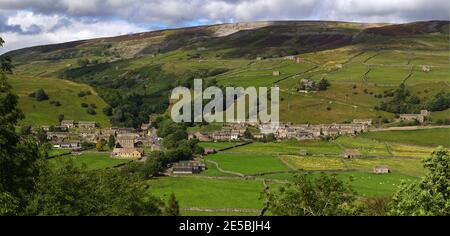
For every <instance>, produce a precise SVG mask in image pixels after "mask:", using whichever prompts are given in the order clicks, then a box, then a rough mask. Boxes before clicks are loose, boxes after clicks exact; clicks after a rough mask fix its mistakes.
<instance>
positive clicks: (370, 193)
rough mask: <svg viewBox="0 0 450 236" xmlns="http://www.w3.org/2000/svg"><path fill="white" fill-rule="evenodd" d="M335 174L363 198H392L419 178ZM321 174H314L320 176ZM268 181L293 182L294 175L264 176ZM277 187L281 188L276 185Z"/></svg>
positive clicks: (347, 173) (359, 173)
mask: <svg viewBox="0 0 450 236" xmlns="http://www.w3.org/2000/svg"><path fill="white" fill-rule="evenodd" d="M327 174H330V175H331V174H334V175H336V176H337V177H338V179H340V180H342V181H351V182H350V183H351V185H352V187H353V189H354V190H355V191H356V193H357V194H358V195H359V196H362V197H387V196H392V194H394V193H395V192H396V191H397V188H398V187H399V186H400V185H401V183H402V182H406V183H411V182H413V181H418V180H419V178H417V177H412V176H408V175H402V174H398V173H390V174H373V173H368V172H356V171H351V172H336V173H327ZM318 175H320V173H313V176H318ZM264 178H267V179H277V180H289V181H291V180H293V178H294V174H273V175H267V176H264ZM275 186H280V185H279V184H276V185H275Z"/></svg>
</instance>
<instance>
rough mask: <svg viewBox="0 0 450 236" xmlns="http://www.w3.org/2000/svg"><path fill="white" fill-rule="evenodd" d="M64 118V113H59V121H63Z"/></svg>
mask: <svg viewBox="0 0 450 236" xmlns="http://www.w3.org/2000/svg"><path fill="white" fill-rule="evenodd" d="M63 120H64V114H59V115H58V121H59V123H61V121H63Z"/></svg>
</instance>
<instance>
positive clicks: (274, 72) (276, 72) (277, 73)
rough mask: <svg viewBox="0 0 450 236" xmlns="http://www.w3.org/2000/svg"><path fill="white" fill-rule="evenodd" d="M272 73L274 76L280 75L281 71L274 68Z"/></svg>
mask: <svg viewBox="0 0 450 236" xmlns="http://www.w3.org/2000/svg"><path fill="white" fill-rule="evenodd" d="M272 75H273V76H280V71H278V70H274V71H273V72H272Z"/></svg>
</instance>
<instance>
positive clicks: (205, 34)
mask: <svg viewBox="0 0 450 236" xmlns="http://www.w3.org/2000/svg"><path fill="white" fill-rule="evenodd" d="M448 29H449V22H448V21H429V22H414V23H408V24H396V25H392V24H364V23H349V22H321V21H277V22H255V23H237V24H222V25H211V26H199V27H191V28H181V29H168V30H161V31H153V32H146V33H138V34H132V35H124V36H119V37H112V38H99V39H91V40H83V41H76V42H68V43H62V44H55V45H44V46H37V47H30V48H24V49H20V50H16V51H12V52H8V53H7V54H6V56H10V57H11V58H12V60H13V62H14V65H15V74H16V75H17V77H18V78H22V77H27V78H28V79H23V81H22V83H27V81H34V80H45V79H46V78H59V79H64V80H61V81H65V80H69V81H73V82H76V83H83V84H87V85H90V86H92V87H93V88H94V89H95V90H96V91H97V93H98V95H99V96H100V97H101V98H102V99H103V100H104V101H105V102H106V103H108V104H109V105H110V106H112V107H113V108H114V114H113V116H112V117H111V122H112V124H113V125H120V126H138V125H139V124H140V123H142V122H145V121H147V119H148V115H149V114H151V113H163V112H165V110H166V109H167V107H168V104H169V101H168V95H169V92H170V90H171V89H172V88H173V87H175V86H178V85H184V86H190V85H191V84H192V80H193V79H194V78H203V79H204V80H205V81H207V83H208V84H216V85H219V86H244V87H246V86H274V85H278V86H279V87H280V90H281V95H280V96H281V100H282V101H281V106H280V114H281V119H282V120H283V121H291V122H296V123H331V122H347V121H350V120H352V119H354V118H373V119H375V120H380V121H381V120H385V121H390V120H392V119H393V118H394V115H395V112H392V111H389V110H388V111H386V110H385V111H383V110H382V109H379V108H380V104H382V103H388V102H389V101H390V100H391V99H392V96H390V95H389V94H391V95H392V93H393V91H395V90H396V89H397V88H398V87H399V85H400V84H405V85H406V87H407V89H408V91H409V92H410V93H411V94H413V95H414V96H416V97H417V98H418V99H419V103H417V104H415V106H414V108H411V106H410V109H409V110H408V111H414V110H415V109H418V108H419V107H422V106H426V105H427V104H428V103H429V102H430V101H431V100H432V99H434V96H435V95H436V94H438V93H440V92H444V93H445V92H448V90H449V78H450V75H449V68H450V66H449V59H448V58H449V44H448V42H449V30H448ZM290 55H295V56H296V57H299V58H300V60H299V61H297V60H291V59H290V57H286V56H290ZM425 67H426V68H429V71H426V70H425V69H424V68H425ZM273 71H279V72H280V75H273ZM301 79H311V80H314V81H316V82H317V81H319V80H321V79H326V80H328V81H329V83H330V87H329V88H328V89H327V90H324V91H313V92H310V93H301V92H299V91H298V87H299V82H300V80H301ZM18 80H21V79H18ZM64 83H65V82H64ZM43 86H44V85H43ZM54 96H58V95H57V94H55V95H54ZM61 96H62V95H61ZM58 99H59V98H58ZM60 100H62V98H60ZM21 104H24V102H22V103H21ZM64 106H65V104H62V107H64ZM100 106H103V105H100ZM439 109H440V110H439V111H437V112H438V114H439V119H441V120H442V119H448V118H449V117H450V115H449V110H448V109H443V108H442V107H440V108H439ZM391 110H392V109H391ZM25 111H26V112H29V109H28V110H27V109H25ZM34 112H36V113H39V111H34ZM56 113H58V112H57V111H53V110H52V111H48V110H47V111H45V113H43V114H40V115H41V116H42V117H45V116H46V114H56ZM77 113H78V112H77ZM81 113H83V112H81ZM81 113H80V114H81ZM99 113H101V112H98V114H99ZM83 118H84V117H83ZM53 119H54V118H53V117H52V118H51V120H53ZM99 119H105V117H102V118H99ZM49 120H50V118H49V119H48V120H46V122H47V121H49ZM434 121H436V120H434Z"/></svg>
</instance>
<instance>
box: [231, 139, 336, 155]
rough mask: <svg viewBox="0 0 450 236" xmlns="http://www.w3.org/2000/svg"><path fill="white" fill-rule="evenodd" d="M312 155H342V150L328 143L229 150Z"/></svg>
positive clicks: (254, 145)
mask: <svg viewBox="0 0 450 236" xmlns="http://www.w3.org/2000/svg"><path fill="white" fill-rule="evenodd" d="M302 149H304V150H306V151H307V152H308V153H311V154H336V155H337V154H340V153H341V148H340V147H339V146H338V145H337V144H334V143H330V142H326V141H295V140H292V141H291V140H289V141H283V142H276V143H261V142H255V143H252V144H249V145H244V146H241V147H237V148H233V149H231V150H227V151H226V152H230V153H261V154H271V155H276V154H298V153H299V152H300V150H302Z"/></svg>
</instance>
